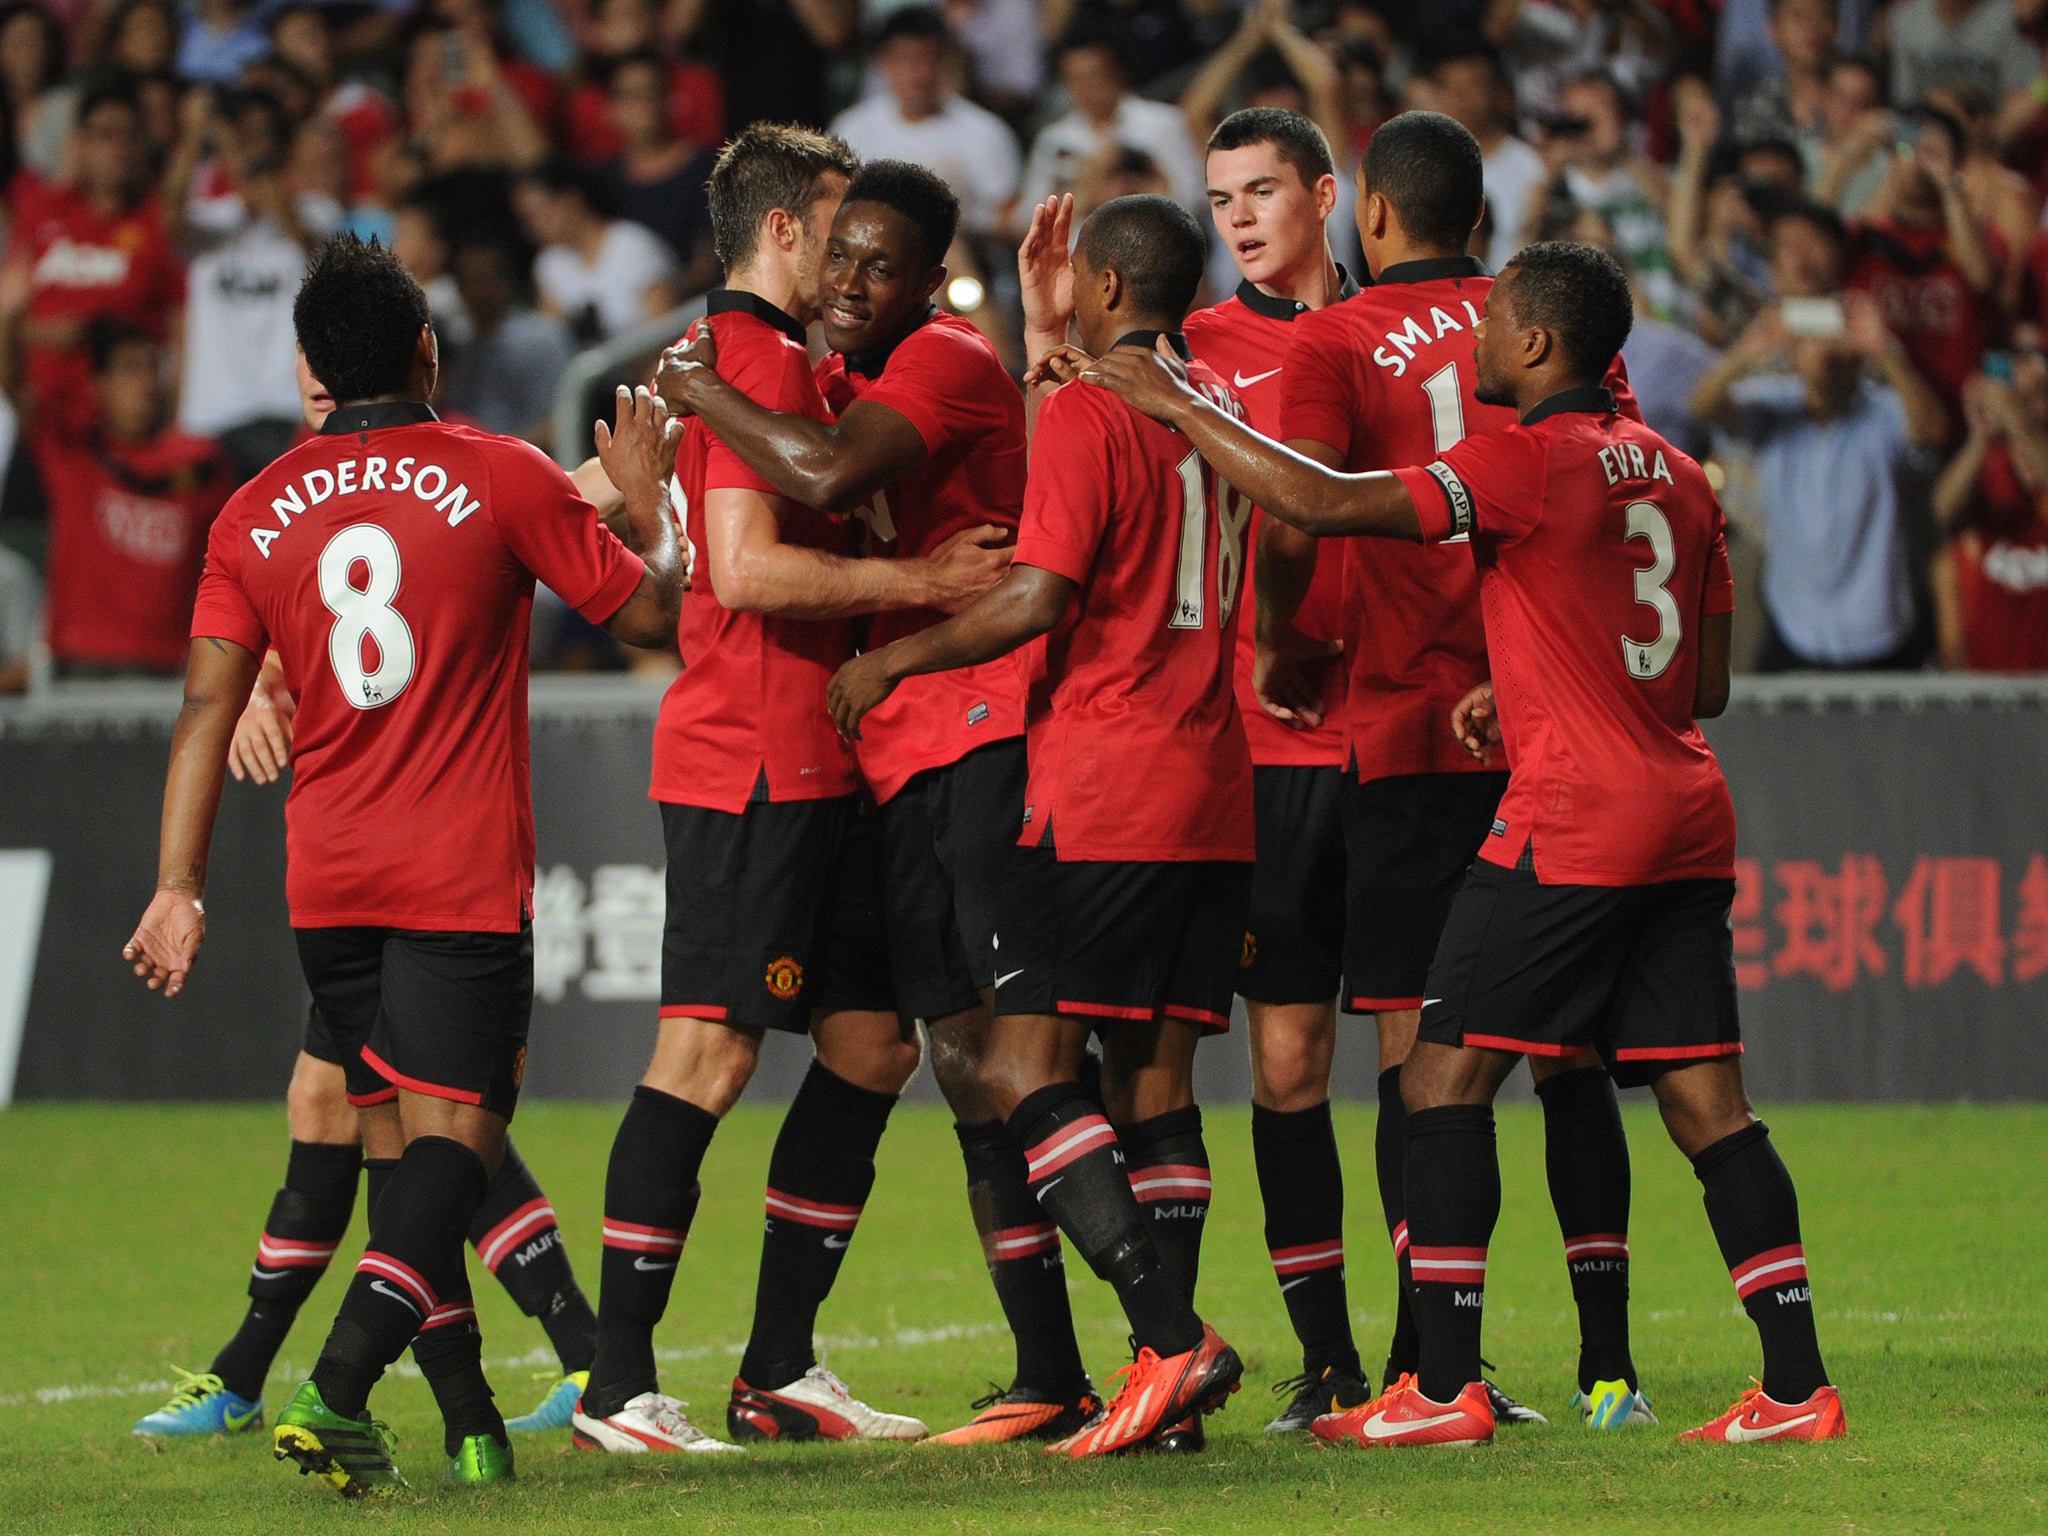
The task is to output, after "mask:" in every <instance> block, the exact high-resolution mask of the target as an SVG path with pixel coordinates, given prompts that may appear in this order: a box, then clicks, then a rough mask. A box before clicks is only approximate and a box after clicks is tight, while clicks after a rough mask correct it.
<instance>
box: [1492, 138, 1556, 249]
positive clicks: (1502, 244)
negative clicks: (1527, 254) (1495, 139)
mask: <svg viewBox="0 0 2048 1536" xmlns="http://www.w3.org/2000/svg"><path fill="white" fill-rule="evenodd" d="M1480 170H1481V173H1482V174H1483V175H1484V176H1485V179H1486V206H1487V209H1488V211H1489V212H1490V213H1491V214H1492V215H1493V238H1492V239H1491V240H1489V241H1488V242H1487V246H1486V265H1487V266H1488V267H1489V268H1490V269H1491V270H1493V271H1495V272H1498V271H1499V270H1500V269H1501V268H1502V267H1504V266H1506V265H1507V264H1508V258H1509V257H1510V256H1512V255H1514V254H1515V252H1517V251H1519V250H1520V249H1521V248H1522V247H1523V246H1525V245H1527V244H1528V243H1529V240H1528V236H1527V235H1526V234H1524V232H1523V228H1522V226H1523V225H1524V224H1525V223H1526V222H1527V221H1528V218H1529V204H1530V203H1531V202H1532V201H1534V199H1535V196H1536V189H1537V188H1538V187H1540V186H1542V185H1543V181H1544V178H1545V177H1546V176H1547V175H1548V174H1549V172H1547V171H1546V170H1545V169H1544V167H1543V157H1542V156H1541V155H1539V154H1537V153H1536V151H1535V150H1533V149H1531V148H1530V147H1529V145H1528V144H1527V143H1526V142H1525V141H1523V140H1521V139H1518V138H1516V137H1515V136H1514V135H1513V134H1512V133H1511V134H1509V135H1508V136H1507V137H1506V138H1504V139H1502V140H1501V141H1500V142H1499V143H1498V144H1496V145H1494V146H1493V148H1492V149H1491V150H1490V151H1488V153H1487V154H1486V156H1485V157H1484V158H1483V159H1482V160H1481V161H1480Z"/></svg>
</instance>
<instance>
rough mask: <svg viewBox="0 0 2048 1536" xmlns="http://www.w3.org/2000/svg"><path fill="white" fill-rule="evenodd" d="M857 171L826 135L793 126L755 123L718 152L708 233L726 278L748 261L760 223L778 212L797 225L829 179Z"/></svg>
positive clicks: (843, 148)
mask: <svg viewBox="0 0 2048 1536" xmlns="http://www.w3.org/2000/svg"><path fill="white" fill-rule="evenodd" d="M859 167H860V162H859V160H858V159H856V158H855V156H854V153H853V151H852V150H850V149H848V148H847V147H846V146H845V145H844V144H842V143H841V142H840V141H839V140H837V139H835V138H833V137H831V136H830V135H829V134H823V133H818V132H815V131H813V130H812V129H809V128H799V127H798V126H797V125H796V124H794V123H755V124H754V125H753V126H751V127H749V128H746V129H743V130H742V131H741V132H740V133H739V134H738V135H736V136H735V137H734V138H733V139H732V141H731V142H730V143H728V144H727V145H726V146H725V148H724V149H723V150H721V151H719V155H718V163H717V164H716V165H714V166H713V167H712V168H711V181H710V185H709V191H710V195H711V235H712V242H713V244H714V245H715V246H716V247H717V251H718V264H719V265H720V266H721V267H723V268H724V269H725V271H726V274H727V275H728V276H730V275H731V274H732V273H733V272H734V271H736V270H738V269H739V268H741V267H744V266H745V265H746V264H747V263H748V262H749V261H751V260H753V257H754V248H755V245H756V244H757V242H758V241H759V239H760V236H761V221H762V220H763V219H765V218H767V217H768V215H769V214H771V213H773V212H774V211H775V210H776V209H778V208H779V209H781V210H782V211H783V212H784V213H786V214H788V215H789V216H790V217H791V218H793V219H795V220H797V221H798V222H799V223H801V222H802V221H803V220H804V219H805V218H806V216H808V214H809V213H810V210H811V204H812V203H814V202H816V201H817V200H818V198H819V196H820V195H821V193H822V192H823V190H824V189H823V188H821V187H820V186H819V182H820V181H821V180H822V179H823V178H825V177H827V176H831V175H839V176H847V177H850V176H852V175H853V173H854V172H855V171H856V170H858V169H859Z"/></svg>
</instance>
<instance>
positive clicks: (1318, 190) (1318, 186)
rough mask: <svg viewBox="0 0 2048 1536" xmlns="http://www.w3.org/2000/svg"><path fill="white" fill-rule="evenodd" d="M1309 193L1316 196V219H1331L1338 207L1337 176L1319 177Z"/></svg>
mask: <svg viewBox="0 0 2048 1536" xmlns="http://www.w3.org/2000/svg"><path fill="white" fill-rule="evenodd" d="M1309 191H1310V192H1312V193H1313V194H1314V195H1315V200H1316V217H1317V218H1319V219H1327V218H1329V216H1330V215H1331V213H1333V212H1334V211H1335V210H1336V207H1337V178H1336V177H1335V176H1318V177H1317V178H1316V182H1315V185H1314V186H1313V187H1311V188H1309Z"/></svg>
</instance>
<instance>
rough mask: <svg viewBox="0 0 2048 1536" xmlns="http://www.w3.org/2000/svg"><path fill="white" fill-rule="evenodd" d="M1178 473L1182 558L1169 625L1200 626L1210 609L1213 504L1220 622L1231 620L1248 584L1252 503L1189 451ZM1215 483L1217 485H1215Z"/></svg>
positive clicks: (1178, 563)
mask: <svg viewBox="0 0 2048 1536" xmlns="http://www.w3.org/2000/svg"><path fill="white" fill-rule="evenodd" d="M1176 468H1177V469H1178V470H1179V473H1180V558H1179V560H1177V561H1176V562H1175V564H1174V573H1173V613H1172V615H1171V616H1170V617H1169V618H1168V619H1167V621H1166V627H1167V628H1168V629H1200V628H1202V618H1203V615H1204V614H1205V613H1206V612H1207V611H1208V605H1207V602H1206V600H1205V599H1206V594H1205V592H1204V591H1203V582H1202V576H1203V572H1204V571H1205V570H1206V569H1207V567H1208V555H1209V503H1210V501H1211V500H1212V499H1213V500H1214V502H1215V504H1216V529H1217V532H1218V533H1219V534H1220V535H1221V544H1220V545H1219V547H1218V548H1217V551H1216V627H1217V628H1218V629H1221V628H1222V627H1223V626H1224V625H1226V624H1228V623H1229V622H1230V614H1231V610H1232V609H1233V608H1235V607H1236V606H1237V594H1238V590H1239V589H1240V588H1241V587H1242V586H1243V584H1244V531H1245V527H1246V525H1247V524H1249V523H1250V522H1251V520H1252V504H1251V502H1250V501H1248V500H1247V499H1246V498H1245V497H1243V496H1241V495H1240V494H1238V490H1237V488H1236V487H1235V486H1233V485H1231V484H1230V483H1229V482H1228V481H1226V480H1221V479H1218V478H1217V476H1216V474H1215V472H1214V471H1213V470H1211V469H1210V468H1209V466H1208V465H1206V464H1204V463H1203V462H1202V456H1201V455H1200V454H1198V453H1191V454H1189V455H1188V456H1187V457H1186V458H1184V459H1182V460H1181V461H1180V463H1179V464H1178V465H1177V466H1176ZM1212 488H1213V490H1212Z"/></svg>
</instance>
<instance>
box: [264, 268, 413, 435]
mask: <svg viewBox="0 0 2048 1536" xmlns="http://www.w3.org/2000/svg"><path fill="white" fill-rule="evenodd" d="M427 323H428V316H427V296H426V294H425V293H424V292H422V291H421V289H420V285H419V284H418V283H416V282H414V281H413V276H412V274H411V273H410V272H408V271H406V270H405V268H404V266H403V265H401V264H400V262H399V260H398V258H397V257H396V256H394V255H393V254H392V253H391V252H390V251H389V250H387V249H386V248H385V247H384V246H382V245H380V244H379V243H378V242H377V241H376V240H375V239H374V238H373V239H371V240H368V241H365V240H363V239H362V238H361V237H360V236H357V235H336V236H335V237H334V238H333V239H332V240H329V241H328V242H327V243H326V244H325V245H323V246H321V247H320V250H319V252H318V254H316V255H315V256H314V257H313V264H312V266H311V267H309V268H308V269H307V271H306V280H305V281H304V282H302V283H301V284H299V296H298V298H297V299H295V300H294V301H293V303H292V328H293V329H294V330H295V331H296V332H297V333H298V338H299V350H300V351H301V352H303V353H305V354H306V363H307V365H308V366H309V367H311V368H312V370H313V373H314V376H315V377H317V378H319V379H321V380H322V381H324V382H325V383H326V385H327V389H328V392H329V393H330V394H332V395H333V396H334V398H335V400H336V401H337V402H338V403H340V404H343V405H350V404H353V403H355V402H356V401H358V400H375V399H377V398H379V397H380V396H385V395H404V394H405V393H406V392H407V391H408V389H409V387H410V385H411V382H412V370H413V362H414V359H415V358H417V357H418V355H419V347H420V332H422V331H423V330H425V329H426V328H427Z"/></svg>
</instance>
